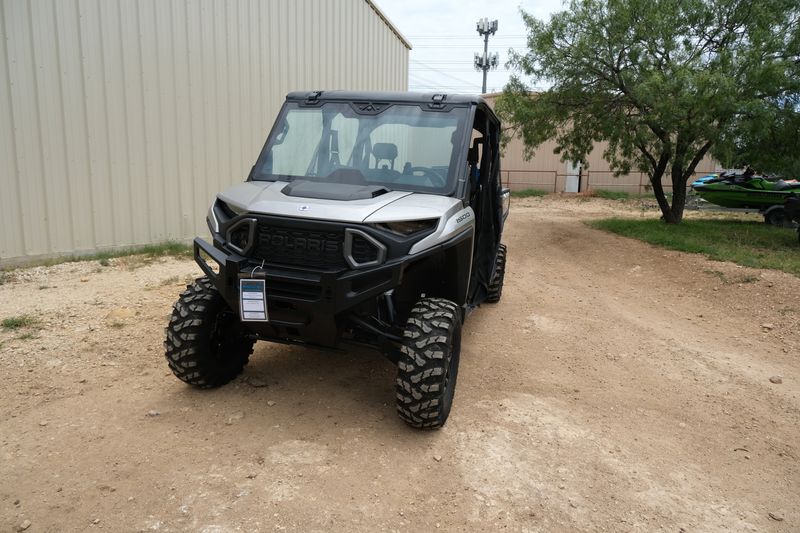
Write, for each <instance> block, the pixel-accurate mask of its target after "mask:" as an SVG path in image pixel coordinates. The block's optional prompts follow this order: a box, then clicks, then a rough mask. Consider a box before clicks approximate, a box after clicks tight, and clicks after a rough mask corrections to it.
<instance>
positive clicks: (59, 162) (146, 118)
mask: <svg viewBox="0 0 800 533" xmlns="http://www.w3.org/2000/svg"><path fill="white" fill-rule="evenodd" d="M0 37H2V38H0V265H3V264H12V263H15V262H20V261H24V260H28V259H31V258H35V257H45V256H51V255H59V254H68V253H81V252H88V251H92V250H98V249H109V248H117V247H127V246H132V245H140V244H146V243H152V242H160V241H164V240H168V239H176V240H184V239H189V238H191V237H193V236H194V235H196V234H199V233H204V232H206V231H207V230H206V227H205V213H206V210H207V209H208V205H209V203H210V202H211V200H212V198H213V196H214V195H215V194H216V192H217V191H218V190H220V189H222V188H224V187H226V186H228V185H230V184H232V183H235V182H238V181H241V180H243V179H244V177H245V176H246V174H247V172H248V171H249V169H250V165H252V163H253V161H255V158H256V156H257V155H258V151H259V150H260V148H261V145H262V144H263V142H264V139H265V137H266V135H267V133H268V131H269V128H270V126H271V125H272V121H273V119H274V116H275V114H276V113H277V111H278V109H279V107H280V104H281V102H282V101H283V97H284V96H285V94H286V93H287V92H289V91H292V90H305V89H353V90H401V91H402V90H406V89H407V86H408V47H407V44H406V42H405V41H404V40H403V39H402V38H401V37H400V36H399V35H398V34H397V33H396V32H395V31H394V29H393V28H392V27H390V26H389V25H388V24H387V22H386V20H385V19H384V18H383V16H382V15H381V14H380V13H379V11H377V9H376V8H375V7H374V6H373V5H372V4H371V3H370V2H367V1H365V0H336V1H335V2H332V1H329V0H231V1H226V0H36V1H30V2H29V1H27V0H0Z"/></svg>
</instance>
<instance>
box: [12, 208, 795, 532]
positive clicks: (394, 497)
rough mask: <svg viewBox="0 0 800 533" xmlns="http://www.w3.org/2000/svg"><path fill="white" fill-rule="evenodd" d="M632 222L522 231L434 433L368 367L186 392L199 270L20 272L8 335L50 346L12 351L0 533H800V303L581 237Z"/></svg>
mask: <svg viewBox="0 0 800 533" xmlns="http://www.w3.org/2000/svg"><path fill="white" fill-rule="evenodd" d="M619 210H620V208H619V204H617V203H614V202H609V201H603V200H591V201H585V202H584V201H580V200H559V199H544V200H542V199H530V200H525V201H521V202H518V203H516V204H515V205H514V211H513V214H512V219H511V221H510V224H509V227H508V230H507V236H506V239H505V240H506V242H507V243H508V246H509V254H510V259H509V265H508V274H507V276H506V289H505V292H504V295H503V301H502V302H501V303H500V304H498V305H494V306H492V305H485V306H483V307H482V308H481V309H479V310H478V311H476V312H475V313H474V314H473V315H472V316H471V317H470V319H469V320H468V321H467V324H466V326H465V333H464V348H463V350H464V351H463V352H462V359H461V370H460V373H459V383H458V389H457V391H456V398H455V405H454V408H453V412H452V414H451V416H450V420H449V422H448V424H447V426H446V427H445V428H444V429H442V430H440V431H436V432H419V431H415V430H412V429H408V428H407V427H406V426H405V425H404V424H403V423H402V422H401V421H400V420H399V419H398V418H397V417H396V416H395V413H394V404H393V379H394V370H393V367H392V365H391V364H390V363H389V362H388V361H385V360H383V359H381V358H380V357H376V356H373V355H372V354H371V353H369V352H366V351H365V352H351V353H346V354H341V355H337V354H330V353H323V352H318V351H314V350H309V349H302V348H293V347H283V346H274V345H268V344H265V343H259V344H258V345H257V346H256V351H255V354H254V356H253V358H252V360H251V363H250V365H248V367H247V369H246V371H245V373H244V374H243V376H242V378H241V379H239V380H237V381H236V382H234V383H233V384H231V385H228V386H226V387H223V388H221V389H218V390H214V391H196V390H193V389H191V388H189V387H187V386H185V385H183V384H182V383H180V382H179V381H177V380H176V379H175V378H173V377H172V375H171V374H170V373H169V371H168V369H167V366H166V363H165V361H164V359H163V355H162V348H161V342H162V328H163V326H164V325H165V323H166V320H167V316H168V313H169V311H170V306H171V304H172V301H173V300H174V299H175V297H176V294H177V293H178V292H179V290H180V289H181V287H182V286H183V282H184V279H185V278H186V277H187V276H192V275H196V274H198V270H197V269H196V268H195V267H194V266H193V264H192V263H191V262H189V261H178V260H174V259H167V260H161V261H156V262H154V263H152V264H146V265H140V264H136V260H133V259H127V260H124V259H120V260H114V261H112V264H111V266H108V267H102V266H99V265H98V263H97V262H93V263H73V264H65V265H59V266H55V267H49V268H35V269H28V270H24V271H18V272H16V273H15V274H13V276H12V277H16V278H17V279H16V281H14V280H11V281H9V282H7V283H6V284H4V285H2V286H0V318H6V317H9V316H13V315H20V314H22V313H27V314H29V315H33V316H35V317H38V318H39V319H40V320H41V324H40V328H41V329H35V328H34V329H20V330H16V331H0V342H2V343H3V344H2V345H0V379H2V387H1V388H0V531H6V530H14V529H15V528H16V527H18V526H27V525H29V528H28V531H83V530H87V531H94V530H106V531H182V530H192V531H205V532H227V531H273V530H279V531H284V530H285V531H331V530H340V531H379V530H390V531H431V530H435V529H436V528H439V529H440V530H453V531H496V530H510V531H568V530H589V531H653V530H659V529H662V528H663V529H665V530H667V531H675V532H677V531H682V530H685V531H717V530H733V531H798V530H800V462H799V460H800V444H799V443H800V336H799V335H798V326H800V324H799V323H798V322H800V296H798V295H800V279H797V278H795V277H792V276H790V275H786V274H782V273H779V272H774V271H758V270H751V269H745V268H738V267H736V266H734V265H730V264H724V263H716V262H711V261H707V260H705V259H702V258H700V257H698V256H691V255H686V254H680V253H677V252H669V251H664V250H661V249H657V248H654V247H651V246H648V245H645V244H642V243H639V242H635V241H632V240H626V239H623V238H620V237H616V236H613V235H609V234H606V233H603V232H600V231H597V230H593V229H590V228H588V227H586V226H585V225H583V224H582V223H581V222H580V219H583V218H588V217H594V216H606V215H608V214H610V213H612V212H616V211H619ZM626 212H627V213H628V214H629V215H631V216H638V212H637V211H636V209H635V208H629V209H627V210H626ZM667 263H669V264H670V265H671V266H670V267H669V268H666V266H665V265H666V264H667ZM762 326H763V327H762ZM20 337H22V338H20ZM29 337H33V338H29ZM778 377H780V379H778ZM770 378H773V380H772V381H778V382H780V383H773V382H772V381H770Z"/></svg>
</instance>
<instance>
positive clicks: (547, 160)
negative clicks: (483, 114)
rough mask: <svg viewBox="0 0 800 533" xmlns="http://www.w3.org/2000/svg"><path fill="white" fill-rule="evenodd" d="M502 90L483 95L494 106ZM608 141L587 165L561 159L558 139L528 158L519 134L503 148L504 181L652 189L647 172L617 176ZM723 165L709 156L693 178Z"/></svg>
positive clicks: (521, 185) (551, 187) (515, 186)
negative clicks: (610, 161) (607, 152)
mask: <svg viewBox="0 0 800 533" xmlns="http://www.w3.org/2000/svg"><path fill="white" fill-rule="evenodd" d="M500 94H501V93H489V94H484V95H483V97H484V98H485V99H486V100H487V101H488V102H489V104H490V105H491V106H494V101H495V98H497V96H499V95H500ZM606 147H607V144H606V143H597V144H596V145H595V146H594V148H593V150H592V152H591V153H590V154H589V157H588V158H587V161H586V163H587V164H586V166H585V168H582V167H581V166H580V165H576V164H571V163H570V162H564V161H561V155H560V154H557V153H555V152H554V150H555V148H556V142H555V141H554V140H550V141H547V142H545V143H543V144H542V145H541V146H539V147H538V148H537V149H536V153H535V154H534V157H532V158H531V159H526V158H525V145H524V143H523V142H522V139H520V138H518V137H515V138H513V139H511V140H510V141H509V143H508V144H507V145H506V147H505V149H504V150H503V156H502V160H501V162H500V168H501V169H502V171H501V172H502V179H503V183H504V184H508V185H509V186H510V187H511V189H512V190H523V189H540V190H544V191H547V192H578V189H580V191H587V190H589V189H593V190H610V191H620V192H628V193H631V194H643V193H646V192H647V191H648V190H649V187H650V185H649V183H650V182H649V178H648V177H647V175H646V174H645V173H643V172H638V171H635V172H631V173H630V174H626V175H623V176H614V173H613V172H612V171H611V167H610V165H609V164H608V161H606V160H605V159H603V152H604V151H605V150H606ZM719 168H720V165H719V162H717V161H716V160H715V159H714V158H712V157H711V156H706V157H705V158H703V160H702V161H700V163H699V164H698V165H697V168H696V169H695V173H694V175H693V177H692V178H690V179H689V181H690V182H691V181H694V179H695V178H696V177H697V176H700V175H705V174H709V173H711V172H715V171H717V170H718V169H719ZM663 185H664V190H665V191H667V192H670V191H671V190H672V185H671V183H670V181H669V177H668V176H667V178H666V179H665V180H663Z"/></svg>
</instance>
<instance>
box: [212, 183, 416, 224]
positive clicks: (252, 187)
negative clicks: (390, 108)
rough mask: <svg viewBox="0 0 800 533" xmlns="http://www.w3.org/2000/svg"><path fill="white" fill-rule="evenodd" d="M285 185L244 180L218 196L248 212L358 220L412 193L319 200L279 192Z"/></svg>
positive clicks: (319, 218)
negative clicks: (356, 198) (360, 198)
mask: <svg viewBox="0 0 800 533" xmlns="http://www.w3.org/2000/svg"><path fill="white" fill-rule="evenodd" d="M286 185H288V183H287V182H285V181H260V182H256V181H248V182H245V183H240V184H238V185H234V186H233V187H230V188H228V189H225V190H224V191H223V192H221V193H220V194H219V195H218V196H219V199H220V200H222V201H223V202H225V203H226V204H229V205H231V206H233V207H234V208H237V209H240V210H243V211H249V212H251V213H263V214H265V215H278V216H286V217H296V218H310V219H316V220H331V221H336V222H353V223H361V222H363V221H364V220H365V219H366V218H367V217H369V216H370V215H371V214H373V213H375V212H376V211H378V210H379V209H381V208H383V207H385V206H387V205H389V204H391V203H392V202H395V201H397V200H399V199H401V198H404V197H406V196H409V195H411V194H412V193H410V192H405V191H391V192H388V193H386V194H382V195H380V196H378V197H376V198H368V199H365V200H348V201H341V200H323V199H317V198H300V197H296V196H287V195H285V194H283V193H282V192H281V190H282V189H283V188H284V187H286ZM420 218H422V217H420Z"/></svg>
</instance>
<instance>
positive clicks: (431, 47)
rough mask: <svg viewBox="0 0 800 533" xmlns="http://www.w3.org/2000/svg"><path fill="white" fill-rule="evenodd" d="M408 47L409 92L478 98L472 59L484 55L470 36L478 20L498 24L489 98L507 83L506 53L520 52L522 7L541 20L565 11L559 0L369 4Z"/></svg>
mask: <svg viewBox="0 0 800 533" xmlns="http://www.w3.org/2000/svg"><path fill="white" fill-rule="evenodd" d="M374 1H375V3H376V4H377V5H378V6H379V7H380V9H381V10H382V11H383V12H384V13H385V14H386V16H387V17H389V19H390V20H391V21H392V23H393V24H394V25H395V26H396V27H397V29H398V30H400V33H402V34H403V35H404V36H405V37H406V39H408V40H409V41H410V42H411V45H412V46H413V49H412V50H411V55H410V66H409V90H412V91H415V90H422V91H427V90H445V91H449V92H463V93H479V92H480V91H481V83H482V81H483V75H482V73H481V72H480V71H478V70H475V67H474V66H473V56H474V54H475V52H479V53H483V38H482V37H481V36H479V35H478V32H477V31H476V30H475V24H476V22H477V21H478V19H481V18H483V17H487V18H489V20H497V21H498V29H497V33H495V34H494V35H493V36H490V37H489V52H490V53H491V52H497V53H499V55H500V65H499V66H498V68H497V70H495V71H489V77H488V80H487V83H486V90H487V91H488V92H494V91H500V90H502V89H503V86H504V85H505V83H506V81H508V77H509V72H508V71H507V70H506V68H505V63H506V61H507V59H508V49H509V48H514V49H515V50H520V51H521V50H524V49H525V40H526V39H525V25H524V23H523V22H522V17H521V16H520V14H519V8H520V7H522V8H523V9H524V10H525V11H527V12H528V13H532V14H533V15H534V16H536V17H538V18H540V19H546V18H549V15H550V14H551V13H554V12H556V11H560V10H562V9H564V7H563V3H562V0H536V1H531V0H511V1H509V0H495V1H488V0H433V1H432V0H374Z"/></svg>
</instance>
